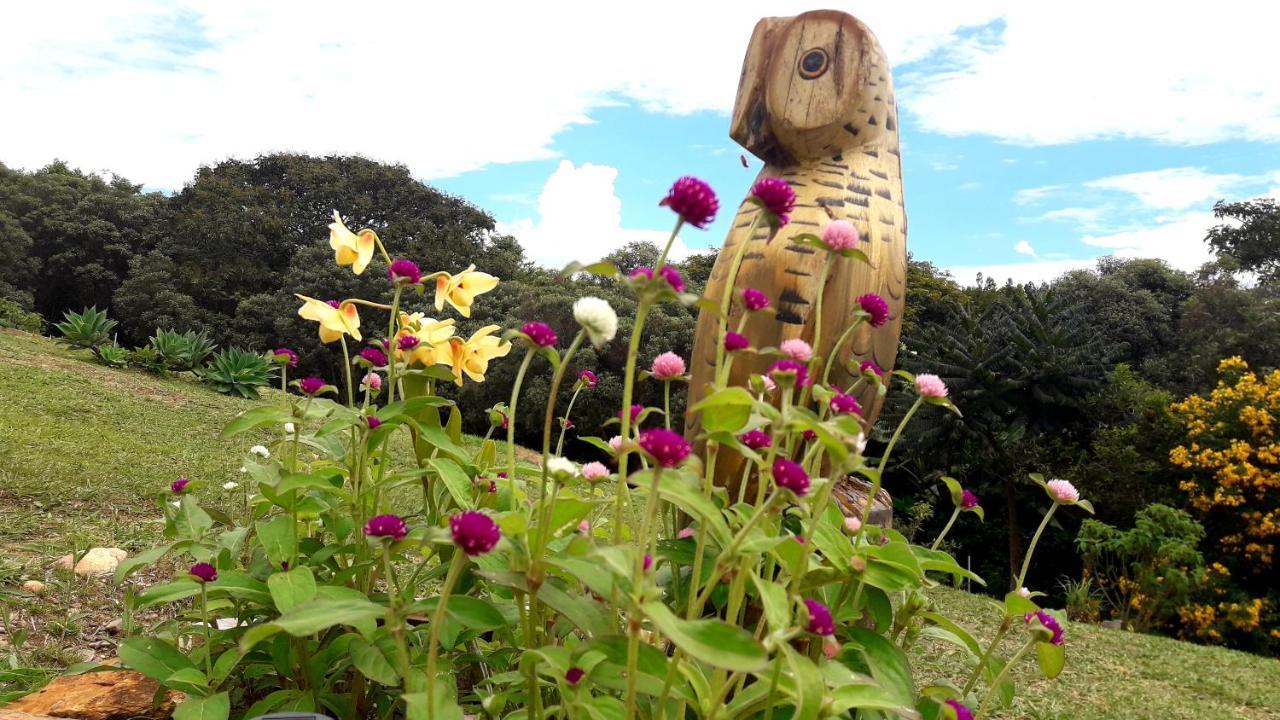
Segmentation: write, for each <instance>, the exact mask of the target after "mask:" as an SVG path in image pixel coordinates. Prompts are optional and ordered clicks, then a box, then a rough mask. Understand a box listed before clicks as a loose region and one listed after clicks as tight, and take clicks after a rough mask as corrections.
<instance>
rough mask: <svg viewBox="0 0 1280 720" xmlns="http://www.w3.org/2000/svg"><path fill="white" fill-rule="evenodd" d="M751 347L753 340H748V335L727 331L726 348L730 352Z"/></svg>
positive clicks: (725, 336)
mask: <svg viewBox="0 0 1280 720" xmlns="http://www.w3.org/2000/svg"><path fill="white" fill-rule="evenodd" d="M749 347H751V341H750V340H747V336H746V335H743V334H741V333H736V332H732V331H730V332H727V333H725V334H724V349H725V350H728V351H729V352H737V351H739V350H746V349H747V348H749Z"/></svg>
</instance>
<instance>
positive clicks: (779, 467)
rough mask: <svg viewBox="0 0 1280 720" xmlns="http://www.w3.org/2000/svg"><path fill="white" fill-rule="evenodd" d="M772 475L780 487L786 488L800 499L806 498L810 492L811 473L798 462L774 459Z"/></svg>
mask: <svg viewBox="0 0 1280 720" xmlns="http://www.w3.org/2000/svg"><path fill="white" fill-rule="evenodd" d="M771 474H772V475H773V481H774V482H775V483H777V484H778V487H782V488H786V489H788V490H790V491H791V492H793V493H795V494H796V495H797V496H798V497H804V496H805V494H806V493H808V492H809V473H806V472H805V471H804V468H803V467H801V466H800V463H798V462H795V461H793V460H788V459H786V458H774V460H773V469H772V471H771Z"/></svg>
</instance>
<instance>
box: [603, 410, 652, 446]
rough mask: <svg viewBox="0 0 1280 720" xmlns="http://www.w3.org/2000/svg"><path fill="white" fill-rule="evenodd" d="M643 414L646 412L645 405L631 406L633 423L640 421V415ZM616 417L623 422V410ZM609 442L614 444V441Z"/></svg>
mask: <svg viewBox="0 0 1280 720" xmlns="http://www.w3.org/2000/svg"><path fill="white" fill-rule="evenodd" d="M642 412H644V406H643V405H640V404H639V403H637V404H635V405H632V406H631V422H635V421H636V420H639V419H640V413H642ZM614 417H616V418H618V419H619V420H621V419H622V411H621V410H619V411H618V412H617V414H615V415H614ZM609 442H610V443H612V442H613V441H612V440H610V441H609Z"/></svg>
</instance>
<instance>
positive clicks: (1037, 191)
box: [1013, 185, 1067, 205]
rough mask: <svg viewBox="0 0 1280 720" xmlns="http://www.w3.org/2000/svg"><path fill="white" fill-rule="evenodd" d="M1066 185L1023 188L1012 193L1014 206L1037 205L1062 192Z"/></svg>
mask: <svg viewBox="0 0 1280 720" xmlns="http://www.w3.org/2000/svg"><path fill="white" fill-rule="evenodd" d="M1066 187H1067V186H1066V185H1041V186H1040V187H1031V188H1023V189H1021V190H1018V191H1015V192H1014V193H1013V202H1014V204H1015V205H1038V204H1039V203H1042V202H1044V201H1045V200H1047V199H1048V198H1050V197H1052V196H1053V195H1056V194H1058V193H1060V192H1062V190H1064V189H1065V188H1066Z"/></svg>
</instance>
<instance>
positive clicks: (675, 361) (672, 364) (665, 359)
mask: <svg viewBox="0 0 1280 720" xmlns="http://www.w3.org/2000/svg"><path fill="white" fill-rule="evenodd" d="M684 371H685V367H684V358H682V357H680V356H679V355H677V354H675V353H673V352H664V353H662V354H661V355H659V356H658V357H656V358H654V359H653V365H652V366H650V368H649V373H650V374H652V375H653V376H654V377H655V378H657V379H658V380H675V379H676V378H678V377H680V376H681V375H684Z"/></svg>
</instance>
